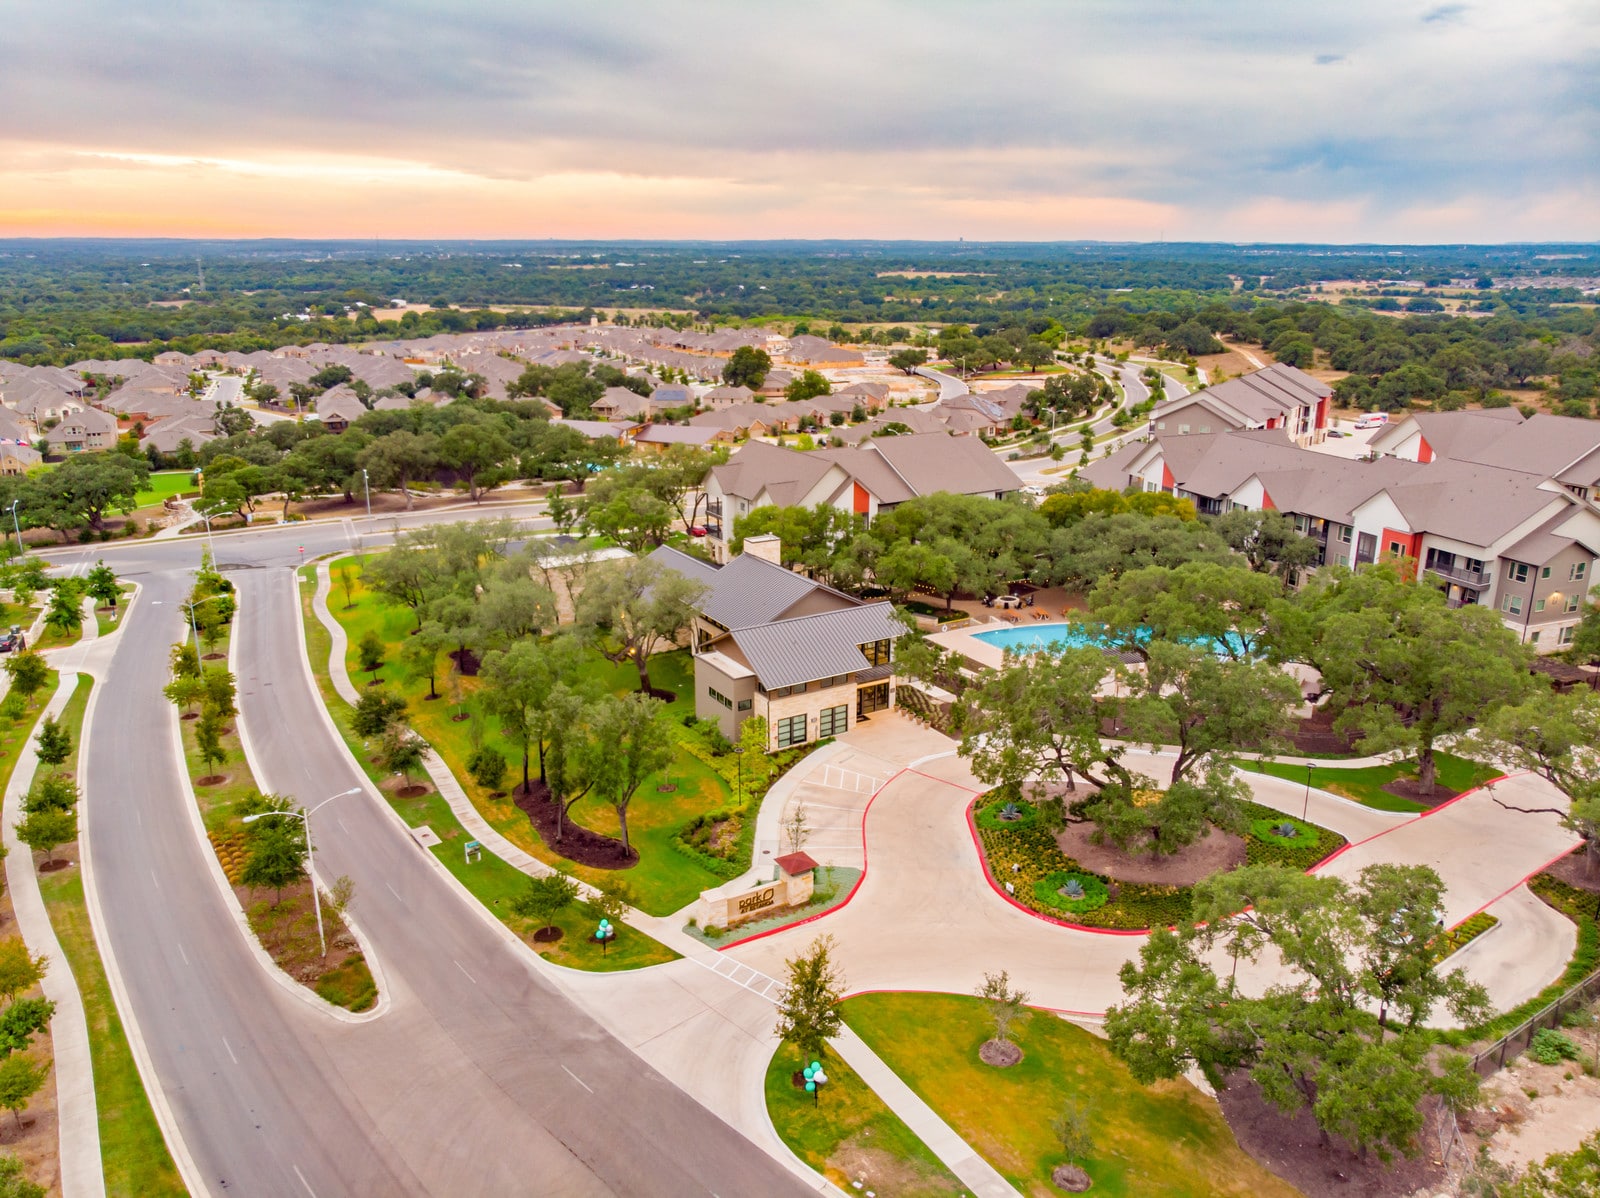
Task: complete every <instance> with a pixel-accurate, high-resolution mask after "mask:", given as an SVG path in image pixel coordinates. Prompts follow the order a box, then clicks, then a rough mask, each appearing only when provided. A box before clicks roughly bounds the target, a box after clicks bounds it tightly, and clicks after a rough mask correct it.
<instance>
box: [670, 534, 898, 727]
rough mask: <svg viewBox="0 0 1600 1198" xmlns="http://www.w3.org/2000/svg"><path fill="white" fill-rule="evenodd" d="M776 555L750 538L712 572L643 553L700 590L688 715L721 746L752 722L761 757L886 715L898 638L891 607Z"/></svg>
mask: <svg viewBox="0 0 1600 1198" xmlns="http://www.w3.org/2000/svg"><path fill="white" fill-rule="evenodd" d="M778 548H779V546H778V538H777V537H772V536H767V537H751V538H749V540H748V541H747V542H746V549H745V552H744V553H742V554H740V555H739V556H738V557H736V558H734V559H733V560H732V561H731V562H729V563H728V564H727V565H725V566H720V567H718V566H713V565H709V564H708V563H706V562H703V561H701V560H700V559H699V558H695V557H691V556H689V555H688V554H686V553H682V552H680V551H678V550H676V549H671V548H667V547H662V548H660V549H657V550H655V551H654V552H653V553H652V554H651V555H650V560H651V561H654V562H657V563H659V564H660V565H662V566H664V567H666V568H668V569H671V570H675V571H677V572H678V573H680V574H683V575H686V576H687V577H689V578H692V579H694V580H696V581H697V582H700V583H702V584H704V586H705V587H706V592H705V595H704V596H703V598H702V599H701V601H700V604H699V609H698V611H697V612H696V613H695V617H694V621H693V624H692V627H691V646H690V647H691V649H692V651H693V653H694V691H695V695H694V704H695V715H697V716H698V717H699V718H700V719H703V720H709V721H711V722H713V723H715V724H716V725H717V727H718V728H719V729H720V730H721V731H722V733H723V735H725V736H726V737H728V739H730V740H736V739H737V738H738V735H739V726H740V725H741V724H743V723H744V721H745V720H747V719H749V718H750V717H752V716H760V717H762V718H763V719H765V720H766V721H767V736H768V740H767V749H768V750H769V751H775V750H778V749H787V748H792V747H794V746H796V745H804V744H809V743H811V742H812V741H815V740H821V739H825V738H828V737H834V736H842V735H843V734H844V733H846V732H848V731H849V730H850V729H851V728H853V727H855V726H856V724H857V723H859V722H860V721H862V720H864V719H869V718H871V716H872V715H873V714H874V713H876V712H879V711H887V710H890V709H891V708H893V706H894V698H895V695H894V677H893V674H894V665H893V660H894V643H895V641H897V640H898V639H899V638H900V637H902V636H904V635H906V627H905V625H904V624H902V623H901V622H900V621H899V620H898V619H896V618H895V614H894V607H893V605H892V604H890V603H887V602H879V603H863V602H862V601H861V600H859V599H856V598H854V597H852V596H850V595H846V594H845V593H844V592H842V591H836V590H834V589H833V588H832V587H827V586H823V585H822V584H821V583H818V582H812V581H811V580H810V579H807V578H804V577H802V576H801V575H799V574H795V573H794V572H792V571H790V570H786V569H784V568H783V567H782V566H781V565H779V564H778V562H777V560H776V559H777V556H778Z"/></svg>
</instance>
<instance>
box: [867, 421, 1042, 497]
mask: <svg viewBox="0 0 1600 1198" xmlns="http://www.w3.org/2000/svg"><path fill="white" fill-rule="evenodd" d="M855 452H856V453H862V454H877V455H879V456H880V457H881V458H882V459H883V460H884V461H886V462H887V463H888V464H889V466H890V468H891V469H893V470H894V472H895V473H896V474H897V475H899V476H900V478H901V479H903V480H904V481H905V484H906V486H908V487H909V488H910V489H911V490H912V491H913V492H914V493H915V494H917V495H932V494H933V493H934V492H936V491H950V492H952V493H954V494H956V495H992V494H995V493H996V492H1006V491H1020V490H1021V489H1022V480H1021V479H1020V478H1018V477H1017V474H1016V471H1014V470H1012V469H1011V467H1010V466H1007V465H1006V464H1005V463H1004V462H1002V461H1001V460H1000V459H999V457H997V456H996V455H995V453H994V451H993V450H991V449H990V448H989V447H988V446H987V445H985V444H984V443H983V442H982V441H979V440H978V439H977V438H975V437H952V436H950V435H949V434H948V433H921V434H913V435H912V436H909V437H905V436H902V437H874V438H873V439H872V440H870V441H868V442H867V443H866V444H865V445H863V446H861V448H860V449H858V450H856V451H855Z"/></svg>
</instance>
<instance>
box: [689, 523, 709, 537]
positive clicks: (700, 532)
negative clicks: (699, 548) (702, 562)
mask: <svg viewBox="0 0 1600 1198" xmlns="http://www.w3.org/2000/svg"><path fill="white" fill-rule="evenodd" d="M689 535H690V536H691V537H703V536H705V535H706V530H705V526H704V525H700V524H696V525H695V526H694V527H693V528H691V529H690V530H689Z"/></svg>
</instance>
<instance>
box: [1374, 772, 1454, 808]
mask: <svg viewBox="0 0 1600 1198" xmlns="http://www.w3.org/2000/svg"><path fill="white" fill-rule="evenodd" d="M1378 789H1380V790H1382V791H1384V792H1385V793H1386V794H1392V795H1396V796H1398V797H1399V798H1402V799H1409V800H1410V801H1411V802H1413V803H1416V804H1418V805H1419V806H1422V807H1437V806H1438V805H1439V804H1440V803H1447V802H1449V801H1450V800H1451V799H1453V798H1455V797H1456V796H1457V795H1459V794H1461V793H1462V792H1461V791H1459V790H1451V789H1450V788H1449V787H1448V786H1440V785H1439V784H1438V783H1437V782H1436V783H1434V784H1433V785H1432V786H1423V785H1422V784H1421V783H1420V782H1418V781H1417V780H1416V779H1415V778H1396V779H1395V780H1394V781H1393V782H1385V783H1384V784H1383V785H1382V786H1381V787H1379V788H1378Z"/></svg>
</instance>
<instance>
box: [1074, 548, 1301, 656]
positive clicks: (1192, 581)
mask: <svg viewBox="0 0 1600 1198" xmlns="http://www.w3.org/2000/svg"><path fill="white" fill-rule="evenodd" d="M1285 607H1287V602H1286V600H1285V599H1284V594H1283V585H1282V584H1281V583H1280V582H1279V581H1278V580H1277V579H1275V578H1272V577H1270V576H1268V575H1265V574H1255V573H1252V572H1251V571H1249V570H1246V569H1244V568H1242V567H1241V566H1240V565H1238V564H1237V563H1235V562H1227V563H1218V562H1204V561H1202V562H1185V563H1184V564H1183V565H1181V566H1176V567H1172V568H1168V567H1166V566H1144V567H1141V568H1139V569H1137V570H1128V571H1125V572H1124V573H1122V574H1120V575H1117V576H1115V577H1113V578H1108V579H1107V580H1106V581H1104V582H1102V583H1101V584H1100V585H1099V586H1097V587H1095V588H1094V590H1093V591H1091V592H1090V593H1089V610H1090V611H1091V612H1092V613H1093V615H1094V617H1095V619H1096V620H1098V621H1099V622H1100V623H1102V624H1103V625H1105V633H1104V635H1105V637H1106V638H1107V639H1108V640H1110V641H1111V642H1112V643H1113V644H1114V645H1115V647H1116V648H1117V649H1119V650H1121V651H1123V652H1129V653H1137V654H1138V655H1139V656H1141V657H1146V658H1148V656H1149V645H1150V644H1151V643H1152V642H1155V641H1176V642H1181V643H1187V644H1192V645H1197V646H1203V647H1204V648H1206V649H1208V650H1211V651H1212V652H1214V653H1216V654H1220V655H1222V656H1225V657H1230V658H1234V659H1237V660H1250V659H1253V658H1257V657H1260V656H1262V655H1263V654H1264V653H1265V652H1266V650H1267V648H1268V643H1269V641H1271V640H1272V639H1273V637H1272V634H1273V632H1274V631H1275V630H1276V629H1277V627H1278V626H1279V625H1280V624H1281V623H1282V622H1283V619H1284V613H1283V609H1284V608H1285Z"/></svg>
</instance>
